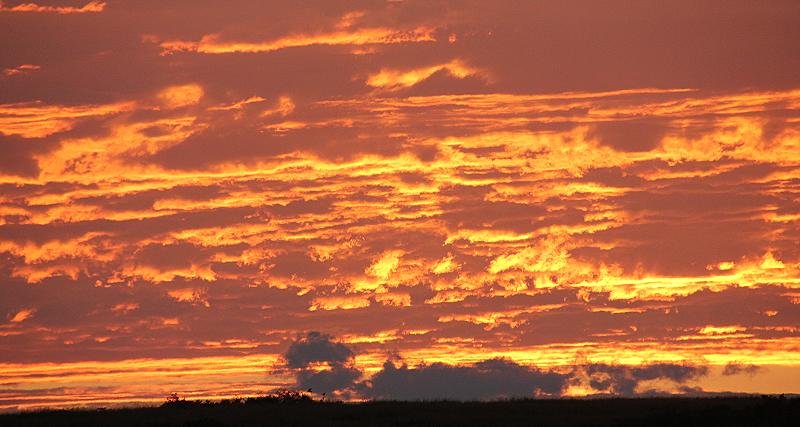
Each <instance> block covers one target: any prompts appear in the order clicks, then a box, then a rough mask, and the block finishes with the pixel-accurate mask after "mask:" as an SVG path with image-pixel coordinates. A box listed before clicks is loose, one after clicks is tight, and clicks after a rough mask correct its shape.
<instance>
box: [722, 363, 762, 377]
mask: <svg viewBox="0 0 800 427" xmlns="http://www.w3.org/2000/svg"><path fill="white" fill-rule="evenodd" d="M761 369H762V368H761V366H758V365H748V364H741V363H735V362H730V363H728V364H727V365H725V368H724V369H723V370H722V375H725V376H730V375H739V374H747V375H750V376H752V375H755V374H756V373H757V372H759V371H761Z"/></svg>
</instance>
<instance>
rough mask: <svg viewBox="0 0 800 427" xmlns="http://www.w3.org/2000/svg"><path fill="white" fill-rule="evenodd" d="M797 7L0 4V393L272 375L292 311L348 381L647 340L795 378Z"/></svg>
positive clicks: (239, 390)
mask: <svg viewBox="0 0 800 427" xmlns="http://www.w3.org/2000/svg"><path fill="white" fill-rule="evenodd" d="M798 21H800V4H798V2H796V1H773V2H769V3H768V4H763V5H762V4H759V5H757V6H756V5H754V4H753V3H752V2H749V1H743V0H742V1H739V0H727V1H707V2H697V1H688V0H677V1H673V2H670V3H669V4H668V5H667V4H664V3H662V2H657V1H636V2H634V1H621V0H618V1H611V2H608V4H605V3H604V4H602V5H601V4H597V3H596V2H591V1H540V2H529V1H508V2H497V3H495V2H482V1H474V2H473V1H357V2H349V1H348V2H332V1H310V2H305V3H303V4H302V5H299V4H298V3H297V2H292V1H287V2H260V1H231V2H225V4H224V5H221V4H220V3H218V2H210V1H204V0H200V1H176V2H168V3H166V4H165V3H164V2H160V1H112V0H109V1H104V2H100V1H92V2H87V1H77V0H76V1H55V0H53V1H44V0H41V1H37V2H35V3H34V2H30V1H22V2H20V1H3V2H0V410H2V409H13V408H27V407H36V406H42V405H53V406H65V405H66V406H69V405H75V404H95V405H96V404H110V403H141V402H158V401H161V400H163V396H164V395H166V394H167V393H169V392H173V391H179V392H181V393H183V394H184V395H187V396H197V397H224V396H231V395H237V394H253V393H256V392H258V391H263V390H266V389H270V388H273V387H279V386H282V387H288V386H292V384H293V381H294V377H293V375H292V373H293V371H292V370H291V369H290V368H291V367H289V368H287V367H286V361H285V360H284V359H283V358H282V355H283V354H284V353H285V352H286V351H287V349H288V348H289V346H290V344H291V343H292V342H293V341H295V340H297V339H298V337H301V336H304V334H306V333H307V332H310V331H320V332H322V333H323V334H327V335H330V337H331V338H332V339H334V340H335V341H337V342H340V343H342V344H344V345H346V346H347V347H348V348H350V349H352V351H353V354H354V355H355V356H354V358H353V359H352V360H350V361H349V362H348V363H353V364H354V366H357V367H358V369H359V370H361V371H363V373H364V377H365V378H369V376H370V375H372V374H375V373H377V372H379V371H380V370H381V369H382V366H383V363H384V361H386V360H387V358H388V359H391V360H400V359H402V360H403V361H404V362H405V363H407V364H408V365H409V366H410V367H412V368H413V367H415V366H424V365H421V364H423V363H429V364H430V363H434V362H444V363H448V364H451V365H462V366H472V365H471V364H474V363H476V362H480V361H482V360H485V359H488V358H493V357H504V358H507V359H509V360H511V361H514V362H515V363H518V364H521V365H524V366H537V367H540V368H542V369H554V370H560V372H566V370H568V369H574V367H575V366H577V365H581V364H586V363H601V364H609V365H632V366H634V365H635V366H639V365H642V364H648V363H654V362H663V363H672V364H682V365H687V364H690V365H692V366H704V367H708V368H709V370H708V372H707V373H705V374H703V375H700V376H698V377H697V378H692V379H691V381H690V382H687V383H686V384H688V385H690V386H692V387H696V388H695V390H701V389H702V390H703V391H706V392H720V391H743V392H758V393H800V388H798V384H800V244H798V242H800V225H799V224H800V78H798V74H797V70H800V49H798V48H797V43H796V42H795V41H796V40H800V27H798V26H797V25H796V23H797V22H798ZM726 366H727V367H738V368H741V369H738V368H737V369H733V368H729V369H727V370H726V369H725V367H726ZM748 367H749V368H750V369H747V368H748ZM315 369H317V368H315ZM319 369H324V366H323V367H319ZM384 369H385V368H384ZM723 372H724V374H723ZM662 379H664V378H661V377H659V378H656V380H662ZM667 379H668V378H667ZM679 383H680V384H676V383H675V382H670V381H662V383H659V384H656V385H654V386H653V387H655V388H656V389H658V390H660V391H666V392H676V391H680V389H679V388H677V387H678V386H680V385H686V384H683V382H679ZM587 387H588V386H586V384H572V385H571V386H570V387H569V388H568V389H565V390H564V393H566V394H568V395H579V394H587V393H592V392H594V391H597V390H592V389H591V388H587ZM643 387H644V385H642V386H641V387H639V388H637V391H642V390H644V388H643ZM343 396H344V395H343ZM348 396H351V397H352V395H348ZM356 397H357V396H356ZM362 397H363V396H362Z"/></svg>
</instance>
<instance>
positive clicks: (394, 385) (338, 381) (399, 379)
mask: <svg viewBox="0 0 800 427" xmlns="http://www.w3.org/2000/svg"><path fill="white" fill-rule="evenodd" d="M284 358H285V360H286V363H287V366H288V367H289V368H290V369H292V370H293V371H294V373H295V377H296V379H295V381H296V386H297V387H298V388H300V389H304V390H305V389H313V390H314V391H316V392H319V393H330V394H333V395H338V396H351V397H352V396H358V397H361V398H365V399H376V400H461V401H467V400H496V399H510V398H531V397H559V396H562V395H563V394H564V393H565V391H566V390H567V389H568V388H569V387H571V386H579V387H581V388H584V389H588V390H591V392H593V393H596V394H605V395H615V396H637V395H650V394H653V393H656V391H654V390H650V389H647V390H642V383H643V382H645V381H652V380H662V381H669V382H673V383H675V385H676V386H677V388H676V390H677V391H678V392H680V393H691V394H695V395H696V394H698V393H701V394H702V393H704V392H703V391H702V389H699V388H696V387H691V386H689V385H687V384H686V383H687V382H689V381H692V380H696V379H698V378H700V377H702V376H705V375H707V374H708V371H709V370H708V367H706V366H696V365H690V364H675V363H654V364H649V365H639V366H630V365H610V364H602V363H583V364H579V365H576V366H575V367H573V368H572V369H571V370H565V369H558V370H544V369H539V368H536V367H534V366H523V365H520V364H518V363H516V362H514V361H512V360H509V359H502V358H494V359H488V360H484V361H481V362H477V363H474V364H470V365H449V364H446V363H431V364H422V365H420V366H417V367H409V366H408V365H407V364H405V363H403V362H402V360H400V359H399V358H396V357H395V358H390V359H389V360H387V361H386V362H385V363H384V364H383V369H381V370H380V371H379V372H377V373H376V374H374V375H373V376H372V377H371V378H369V379H366V380H364V381H359V379H360V378H361V377H362V375H363V372H362V371H361V370H360V369H359V368H358V367H357V366H355V363H354V359H355V352H354V351H353V350H352V349H350V348H349V347H348V346H347V345H345V344H342V343H339V342H335V341H334V339H333V338H332V337H331V336H330V335H326V334H322V333H320V332H310V333H308V334H306V335H305V336H302V337H300V338H298V339H297V340H296V341H295V342H293V343H292V344H291V345H290V347H289V349H288V350H287V352H286V354H285V355H284ZM754 369H757V367H750V366H742V365H733V364H731V365H728V366H727V367H726V372H728V373H725V375H734V374H735V373H740V372H748V373H750V372H755V370H754Z"/></svg>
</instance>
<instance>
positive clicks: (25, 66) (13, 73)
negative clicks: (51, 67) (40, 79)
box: [3, 64, 42, 77]
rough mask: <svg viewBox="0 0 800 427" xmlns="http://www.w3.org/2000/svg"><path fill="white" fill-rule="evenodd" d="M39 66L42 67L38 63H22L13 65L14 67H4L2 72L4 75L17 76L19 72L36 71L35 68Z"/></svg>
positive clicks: (37, 68)
mask: <svg viewBox="0 0 800 427" xmlns="http://www.w3.org/2000/svg"><path fill="white" fill-rule="evenodd" d="M41 68H42V67H40V66H38V65H33V64H22V65H20V66H17V67H14V68H6V69H5V70H3V74H5V75H6V76H9V77H11V76H18V75H20V74H27V73H31V72H34V71H37V70H39V69H41Z"/></svg>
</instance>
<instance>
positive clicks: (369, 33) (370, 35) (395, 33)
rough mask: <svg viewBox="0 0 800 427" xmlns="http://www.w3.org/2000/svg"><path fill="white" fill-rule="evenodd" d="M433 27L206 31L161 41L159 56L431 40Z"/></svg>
mask: <svg viewBox="0 0 800 427" xmlns="http://www.w3.org/2000/svg"><path fill="white" fill-rule="evenodd" d="M432 33H433V30H432V29H430V28H424V27H420V28H415V29H413V30H410V31H401V30H396V29H392V28H363V29H358V30H346V31H334V32H327V33H318V34H297V35H287V36H284V37H281V38H277V39H274V40H264V41H235V40H224V39H223V37H222V36H221V35H220V34H207V35H205V36H203V37H202V38H201V39H200V40H199V41H184V40H172V41H165V42H162V43H161V44H160V46H161V48H162V49H163V52H162V55H168V54H172V53H175V52H196V53H206V54H222V53H266V52H274V51H277V50H281V49H287V48H293V47H306V46H363V45H381V44H396V43H420V42H430V41H434V40H435V39H434V38H433V34H432Z"/></svg>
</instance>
